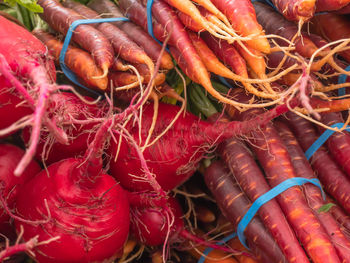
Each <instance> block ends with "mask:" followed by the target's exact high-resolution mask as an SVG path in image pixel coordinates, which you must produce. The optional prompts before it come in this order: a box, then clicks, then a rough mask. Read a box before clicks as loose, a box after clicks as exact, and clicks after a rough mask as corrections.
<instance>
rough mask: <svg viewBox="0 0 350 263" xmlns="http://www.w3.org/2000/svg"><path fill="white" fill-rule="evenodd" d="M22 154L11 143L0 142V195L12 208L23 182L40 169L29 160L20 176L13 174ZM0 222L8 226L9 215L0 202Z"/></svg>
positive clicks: (20, 150) (22, 152)
mask: <svg viewBox="0 0 350 263" xmlns="http://www.w3.org/2000/svg"><path fill="white" fill-rule="evenodd" d="M23 155H24V151H23V150H22V149H20V148H18V147H17V146H14V145H11V144H0V195H1V200H2V201H4V202H5V203H6V206H7V208H9V209H13V208H14V203H15V200H16V198H17V196H18V194H19V193H20V191H21V187H22V186H23V184H24V183H25V182H27V181H28V180H29V179H31V178H32V177H34V175H36V174H37V173H38V172H39V171H40V170H41V168H40V166H39V165H38V164H37V163H36V162H35V161H31V162H30V163H29V165H28V166H27V168H26V169H25V170H24V172H23V173H22V175H21V176H19V177H18V176H15V175H14V174H13V172H14V170H15V168H16V166H17V164H18V162H19V161H20V160H21V158H22V157H23ZM0 207H1V208H0V209H1V210H0V211H1V213H0V224H1V225H4V226H6V227H9V225H8V224H7V222H8V221H9V219H10V217H9V215H8V214H7V213H6V211H5V209H4V207H3V205H1V204H0ZM0 232H2V231H1V227H0Z"/></svg>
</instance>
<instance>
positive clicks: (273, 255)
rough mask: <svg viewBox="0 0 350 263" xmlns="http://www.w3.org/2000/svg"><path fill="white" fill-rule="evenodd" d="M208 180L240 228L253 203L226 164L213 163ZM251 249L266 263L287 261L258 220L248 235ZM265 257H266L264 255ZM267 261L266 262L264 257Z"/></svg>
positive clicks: (226, 212) (209, 186) (220, 201)
mask: <svg viewBox="0 0 350 263" xmlns="http://www.w3.org/2000/svg"><path fill="white" fill-rule="evenodd" d="M204 180H205V183H206V185H207V186H208V188H209V190H210V191H211V193H212V194H213V195H214V197H215V199H216V202H217V204H218V206H219V207H220V210H221V211H222V213H223V214H224V215H225V217H226V218H227V219H228V220H230V222H231V223H232V224H233V225H234V227H235V228H236V227H237V224H238V223H239V221H240V220H241V218H242V216H243V215H244V214H245V213H246V211H247V210H248V208H249V206H250V205H251V203H250V202H249V200H248V198H247V197H246V196H245V194H244V193H243V192H242V190H241V189H240V188H239V187H238V186H237V182H235V180H234V178H233V177H232V175H231V174H230V173H229V171H228V169H227V168H226V167H225V164H224V163H223V162H221V161H216V162H212V164H211V165H210V166H209V167H208V168H207V169H206V171H205V174H204ZM244 234H245V236H246V238H247V241H248V246H249V248H250V250H251V251H252V252H253V253H254V254H255V256H256V257H257V259H258V260H259V262H260V260H261V261H263V262H270V263H272V262H285V260H286V259H285V258H284V255H283V253H282V252H281V250H280V249H279V247H278V246H277V245H276V243H275V241H274V240H273V238H272V237H271V235H270V234H269V233H268V231H266V229H265V227H264V225H263V224H262V222H261V221H260V219H259V218H258V217H254V218H253V219H252V221H251V222H250V224H249V225H248V226H247V228H246V230H245V232H244ZM264 255H265V256H264ZM266 256H267V259H268V260H267V261H266V260H264V257H265V259H266Z"/></svg>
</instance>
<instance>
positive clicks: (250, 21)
mask: <svg viewBox="0 0 350 263" xmlns="http://www.w3.org/2000/svg"><path fill="white" fill-rule="evenodd" d="M212 2H213V4H214V5H215V6H216V7H217V8H218V9H219V10H220V11H221V12H223V13H224V15H226V16H227V18H228V19H229V20H230V22H231V24H232V27H233V29H234V30H236V31H237V33H238V34H240V35H242V36H244V37H246V36H251V37H252V39H251V40H248V41H247V44H248V45H249V46H250V47H252V48H254V49H257V50H259V51H261V52H263V53H266V54H268V53H270V44H269V42H268V40H267V39H266V38H264V35H265V34H264V32H263V28H262V26H261V25H260V24H259V23H258V22H257V19H256V14H255V10H254V7H253V5H252V3H251V1H249V0H212Z"/></svg>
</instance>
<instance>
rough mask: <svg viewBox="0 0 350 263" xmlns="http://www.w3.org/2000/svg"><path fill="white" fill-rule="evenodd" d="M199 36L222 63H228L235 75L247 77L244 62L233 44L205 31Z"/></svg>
mask: <svg viewBox="0 0 350 263" xmlns="http://www.w3.org/2000/svg"><path fill="white" fill-rule="evenodd" d="M201 36H202V38H203V40H204V41H205V43H207V45H208V46H209V48H210V49H211V50H212V51H213V52H214V53H215V54H216V55H217V57H218V58H219V59H220V60H221V61H223V62H224V64H226V65H229V66H230V67H231V68H232V70H233V71H234V72H235V73H236V74H237V75H239V76H242V77H245V78H248V72H247V66H246V62H245V60H244V59H243V58H242V56H241V55H240V54H239V53H238V52H237V50H236V48H235V47H234V46H233V45H230V44H229V43H227V42H226V41H220V40H219V39H216V38H214V37H213V36H211V35H210V34H208V33H206V32H204V33H202V34H201Z"/></svg>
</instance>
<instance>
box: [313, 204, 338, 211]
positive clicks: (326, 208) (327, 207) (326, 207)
mask: <svg viewBox="0 0 350 263" xmlns="http://www.w3.org/2000/svg"><path fill="white" fill-rule="evenodd" d="M333 206H335V204H333V203H328V204H325V205H323V206H321V207H320V208H319V209H318V210H317V212H318V213H322V212H328V211H329V210H330V209H331V208H332V207H333Z"/></svg>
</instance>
